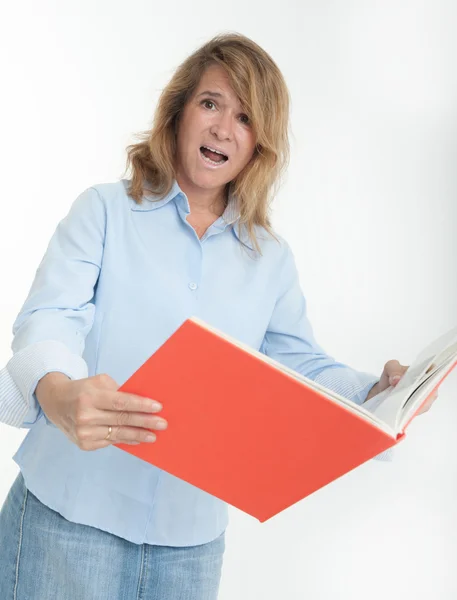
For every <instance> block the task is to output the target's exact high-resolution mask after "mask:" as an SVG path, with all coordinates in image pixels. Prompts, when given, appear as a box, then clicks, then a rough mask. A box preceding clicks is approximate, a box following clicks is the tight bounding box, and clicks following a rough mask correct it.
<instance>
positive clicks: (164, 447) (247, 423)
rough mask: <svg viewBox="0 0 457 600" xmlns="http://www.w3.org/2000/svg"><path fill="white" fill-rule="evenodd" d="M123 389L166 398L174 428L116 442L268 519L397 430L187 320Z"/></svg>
mask: <svg viewBox="0 0 457 600" xmlns="http://www.w3.org/2000/svg"><path fill="white" fill-rule="evenodd" d="M120 391H124V392H129V393H133V394H138V395H140V396H145V397H149V398H152V399H155V400H158V401H159V402H161V403H162V405H163V410H162V411H161V412H160V413H159V414H160V416H162V417H164V418H165V419H167V421H168V429H167V430H165V431H156V432H155V433H156V435H157V440H156V442H155V443H152V444H147V443H142V444H139V445H138V446H131V445H127V444H116V446H117V447H118V448H121V449H122V450H124V451H126V452H129V453H130V454H133V455H134V456H137V457H138V458H140V459H142V460H145V461H148V462H149V463H151V464H153V465H155V466H157V467H159V468H161V469H163V470H165V471H167V472H168V473H170V474H172V475H175V476H176V477H179V478H181V479H183V480H185V481H187V482H189V483H190V484H192V485H194V486H196V487H198V488H200V489H202V490H204V491H206V492H208V493H210V494H212V495H214V496H216V497H218V498H220V499H222V500H224V501H225V502H227V503H228V504H230V505H232V506H235V507H237V508H239V509H241V510H242V511H244V512H246V513H248V514H250V515H252V516H254V517H255V518H257V519H258V520H259V521H265V520H267V519H269V518H270V517H272V516H274V515H275V514H277V513H279V512H280V511H282V510H284V509H286V508H287V507H289V506H291V505H292V504H294V503H296V502H298V501H299V500H301V499H303V498H305V497H306V496H308V495H309V494H311V493H313V492H314V491H316V490H318V489H319V488H321V487H323V486H325V485H327V484H328V483H330V482H331V481H333V480H335V479H336V478H338V477H340V476H342V475H343V474H345V473H347V472H348V471H351V470H352V469H354V468H355V467H357V466H358V465H360V464H362V463H364V462H365V461H367V460H369V459H371V458H373V457H374V456H376V455H377V454H379V453H380V452H382V451H384V450H386V449H387V448H389V447H391V446H393V445H395V444H396V443H397V442H398V441H399V440H400V439H402V438H403V434H401V435H399V436H397V437H395V436H394V435H389V434H388V433H387V432H386V431H384V430H382V429H381V428H378V427H377V426H376V425H375V424H374V423H371V422H370V421H369V420H367V419H366V418H364V417H363V416H361V415H360V414H358V413H357V411H354V412H353V411H352V410H351V409H350V408H349V407H347V406H345V405H343V404H340V403H339V402H338V401H336V400H334V399H333V400H332V399H330V398H328V397H327V396H326V395H325V393H324V392H322V391H316V390H315V389H312V388H311V387H308V386H307V385H305V384H304V383H303V381H300V380H299V379H298V378H297V377H295V376H294V375H293V374H292V373H291V372H290V373H288V372H284V371H282V370H280V369H277V368H275V366H274V365H273V364H271V362H268V360H264V359H262V358H261V357H260V356H259V355H258V353H255V352H249V351H245V350H243V349H242V348H240V347H239V346H238V345H237V344H236V343H232V341H230V340H229V339H226V338H224V337H221V336H219V335H218V334H217V333H215V332H214V331H211V330H210V329H207V328H206V327H205V326H204V324H202V323H199V322H198V320H196V321H194V320H191V319H189V320H187V321H185V322H184V323H183V325H181V327H179V328H178V330H177V331H176V332H175V333H174V334H173V335H172V336H171V337H170V338H169V339H168V340H167V341H166V342H165V343H164V344H163V345H162V346H161V347H160V348H159V349H158V350H157V351H156V352H155V353H154V354H153V355H152V356H151V357H150V358H149V359H148V360H147V361H146V362H145V363H144V364H143V365H142V366H141V367H140V368H139V369H138V370H137V371H136V372H135V373H134V374H133V375H132V376H131V377H130V378H129V379H128V381H126V382H125V383H124V384H123V385H122V386H121V387H120Z"/></svg>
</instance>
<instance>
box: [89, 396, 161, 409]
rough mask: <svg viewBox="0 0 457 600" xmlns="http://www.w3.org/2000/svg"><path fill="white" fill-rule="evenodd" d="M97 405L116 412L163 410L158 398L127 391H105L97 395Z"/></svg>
mask: <svg viewBox="0 0 457 600" xmlns="http://www.w3.org/2000/svg"><path fill="white" fill-rule="evenodd" d="M95 407H96V408H99V409H101V410H111V411H116V412H137V413H156V412H159V411H160V410H162V408H163V407H162V405H161V404H160V402H158V401H157V400H153V399H151V398H144V397H143V396H137V395H135V394H127V393H126V392H111V391H109V392H105V393H101V394H98V395H97V401H96V403H95Z"/></svg>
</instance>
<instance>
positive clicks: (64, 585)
mask: <svg viewBox="0 0 457 600" xmlns="http://www.w3.org/2000/svg"><path fill="white" fill-rule="evenodd" d="M224 548H225V536H224V534H222V535H221V536H220V537H218V538H217V539H215V540H213V541H212V542H210V543H208V544H202V545H199V546H188V547H182V548H175V547H170V546H151V545H148V544H143V545H141V546H139V545H136V544H132V543H131V542H128V541H126V540H124V539H122V538H119V537H117V536H115V535H112V534H110V533H106V532H104V531H101V530H99V529H96V528H94V527H88V526H86V525H79V524H77V523H72V522H70V521H67V520H66V519H64V518H63V517H62V516H61V515H59V514H58V513H57V512H54V511H53V510H51V509H50V508H48V507H47V506H45V505H44V504H42V503H41V502H40V501H39V500H38V499H37V498H36V497H35V496H34V495H33V494H31V493H30V492H29V491H28V490H27V488H26V486H25V484H24V479H23V477H22V475H21V474H19V475H18V477H17V478H16V480H15V482H14V483H13V486H12V487H11V490H10V491H9V493H8V496H7V498H6V501H5V503H4V505H3V507H2V510H1V511H0V598H1V600H130V599H131V600H216V598H217V595H218V589H219V581H220V576H221V570H222V559H223V554H224Z"/></svg>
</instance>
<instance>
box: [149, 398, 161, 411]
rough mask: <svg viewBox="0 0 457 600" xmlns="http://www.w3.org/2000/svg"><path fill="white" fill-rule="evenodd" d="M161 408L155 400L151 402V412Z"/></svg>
mask: <svg viewBox="0 0 457 600" xmlns="http://www.w3.org/2000/svg"><path fill="white" fill-rule="evenodd" d="M162 408H163V406H162V405H161V404H160V402H157V400H151V410H162Z"/></svg>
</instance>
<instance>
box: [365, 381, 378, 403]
mask: <svg viewBox="0 0 457 600" xmlns="http://www.w3.org/2000/svg"><path fill="white" fill-rule="evenodd" d="M378 384H379V382H378V383H375V384H374V386H373V387H372V388H371V389H370V391H369V392H368V394H367V397H366V398H365V400H364V402H366V401H367V400H369V399H370V398H373V396H376V395H377V394H378V393H379V385H378Z"/></svg>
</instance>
